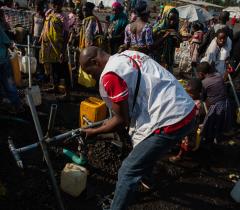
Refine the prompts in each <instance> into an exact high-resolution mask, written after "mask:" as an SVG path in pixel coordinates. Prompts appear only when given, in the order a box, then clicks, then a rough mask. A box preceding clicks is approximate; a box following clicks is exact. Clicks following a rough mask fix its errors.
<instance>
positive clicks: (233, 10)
mask: <svg viewBox="0 0 240 210" xmlns="http://www.w3.org/2000/svg"><path fill="white" fill-rule="evenodd" d="M223 11H228V12H229V13H230V17H231V18H232V17H233V16H235V15H236V18H240V7H227V8H225V9H223Z"/></svg>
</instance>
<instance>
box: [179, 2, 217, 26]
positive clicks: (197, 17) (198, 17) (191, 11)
mask: <svg viewBox="0 0 240 210" xmlns="http://www.w3.org/2000/svg"><path fill="white" fill-rule="evenodd" d="M176 9H177V10H178V12H179V17H180V18H182V19H186V20H188V21H189V22H194V21H200V22H206V21H208V20H211V19H212V18H213V16H212V15H211V14H210V13H209V12H208V11H207V10H205V9H204V8H202V7H199V6H196V5H192V4H189V5H185V6H181V7H177V8H176Z"/></svg>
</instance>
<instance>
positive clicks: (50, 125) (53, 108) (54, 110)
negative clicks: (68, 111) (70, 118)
mask: <svg viewBox="0 0 240 210" xmlns="http://www.w3.org/2000/svg"><path fill="white" fill-rule="evenodd" d="M56 113H57V104H52V105H51V111H50V117H49V121H48V129H47V135H46V136H47V137H51V136H52V131H53V127H54V123H55V117H56Z"/></svg>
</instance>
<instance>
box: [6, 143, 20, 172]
mask: <svg viewBox="0 0 240 210" xmlns="http://www.w3.org/2000/svg"><path fill="white" fill-rule="evenodd" d="M8 145H9V149H10V151H11V152H12V154H13V157H14V159H15V160H16V162H17V165H18V166H19V167H20V168H23V163H22V160H21V159H20V156H19V154H18V152H17V151H16V148H15V145H14V143H13V141H12V139H8Z"/></svg>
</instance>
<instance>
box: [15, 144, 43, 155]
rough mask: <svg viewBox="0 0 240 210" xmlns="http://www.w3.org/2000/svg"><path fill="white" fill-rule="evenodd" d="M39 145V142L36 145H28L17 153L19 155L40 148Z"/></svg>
mask: <svg viewBox="0 0 240 210" xmlns="http://www.w3.org/2000/svg"><path fill="white" fill-rule="evenodd" d="M38 145H39V142H36V143H34V144H30V145H27V146H25V147H21V148H18V149H16V152H19V153H21V152H26V151H28V150H31V149H34V148H36V147H38Z"/></svg>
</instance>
